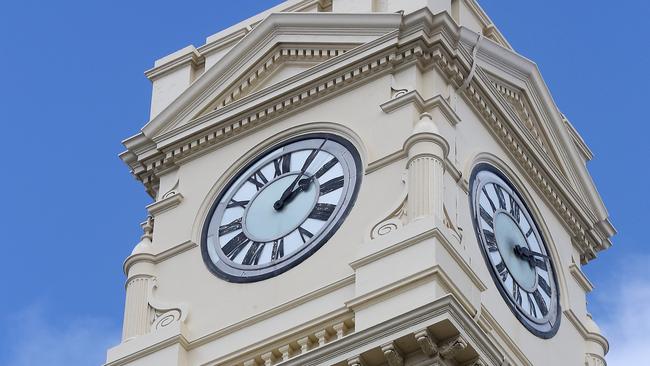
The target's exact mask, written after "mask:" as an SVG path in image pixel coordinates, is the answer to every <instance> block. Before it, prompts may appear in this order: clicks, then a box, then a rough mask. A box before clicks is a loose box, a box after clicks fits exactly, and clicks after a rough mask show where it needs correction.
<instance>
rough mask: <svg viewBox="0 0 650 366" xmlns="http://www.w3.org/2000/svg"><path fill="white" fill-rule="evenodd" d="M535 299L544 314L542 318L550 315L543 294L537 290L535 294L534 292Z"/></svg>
mask: <svg viewBox="0 0 650 366" xmlns="http://www.w3.org/2000/svg"><path fill="white" fill-rule="evenodd" d="M533 298H534V299H535V303H536V304H537V307H538V308H539V311H540V312H541V313H542V316H546V314H548V307H547V306H546V302H545V301H544V298H543V297H542V294H540V293H539V290H535V292H533Z"/></svg>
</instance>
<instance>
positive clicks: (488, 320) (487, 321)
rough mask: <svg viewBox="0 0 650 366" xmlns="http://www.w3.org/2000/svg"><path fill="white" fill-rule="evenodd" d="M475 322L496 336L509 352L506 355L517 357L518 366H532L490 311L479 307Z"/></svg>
mask: <svg viewBox="0 0 650 366" xmlns="http://www.w3.org/2000/svg"><path fill="white" fill-rule="evenodd" d="M475 319H476V322H477V323H478V325H479V326H480V327H481V328H482V329H483V330H484V331H485V332H486V333H493V334H496V336H497V337H498V338H499V339H501V340H502V341H503V343H504V344H505V346H506V347H507V349H508V350H509V352H507V353H508V354H514V356H515V357H517V360H518V361H519V363H518V364H520V365H526V366H532V365H533V363H532V362H531V361H530V360H529V359H528V357H526V354H525V353H524V352H523V351H522V350H521V348H519V346H518V345H517V342H515V341H514V340H513V339H512V338H511V337H510V334H508V332H506V330H505V329H503V327H502V326H501V324H500V323H499V322H498V321H497V320H496V319H495V318H494V316H493V315H492V314H491V313H490V311H489V310H488V309H487V308H485V306H483V305H481V309H480V313H479V315H478V316H477V317H475ZM501 365H507V364H506V363H505V362H504V363H501Z"/></svg>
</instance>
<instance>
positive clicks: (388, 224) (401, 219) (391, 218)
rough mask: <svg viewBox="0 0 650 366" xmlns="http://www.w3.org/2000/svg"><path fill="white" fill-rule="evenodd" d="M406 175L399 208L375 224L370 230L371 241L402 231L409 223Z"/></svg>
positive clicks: (403, 179) (398, 204) (403, 177)
mask: <svg viewBox="0 0 650 366" xmlns="http://www.w3.org/2000/svg"><path fill="white" fill-rule="evenodd" d="M406 179H407V178H406V175H403V176H402V183H404V188H403V189H402V193H401V194H400V196H399V199H398V201H397V202H398V203H397V204H396V206H397V208H395V209H393V210H392V211H390V212H389V213H388V214H386V215H385V216H384V218H383V219H382V220H381V221H379V223H377V224H375V226H373V227H372V229H371V230H370V240H373V239H376V238H378V237H380V236H384V235H388V234H390V233H392V232H393V231H396V230H399V229H401V228H402V227H403V226H404V225H405V224H406V223H407V222H408V215H407V212H406V207H407V205H406V204H407V199H408V188H407V185H406Z"/></svg>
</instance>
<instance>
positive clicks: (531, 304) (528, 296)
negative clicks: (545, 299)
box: [526, 292, 537, 318]
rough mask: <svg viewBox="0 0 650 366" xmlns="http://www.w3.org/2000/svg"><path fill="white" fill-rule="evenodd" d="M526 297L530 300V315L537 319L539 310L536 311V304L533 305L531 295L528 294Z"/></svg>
mask: <svg viewBox="0 0 650 366" xmlns="http://www.w3.org/2000/svg"><path fill="white" fill-rule="evenodd" d="M526 297H527V298H528V307H529V308H530V311H529V313H530V315H532V316H534V317H535V318H537V309H535V304H534V303H533V298H532V297H530V293H528V292H527V293H526Z"/></svg>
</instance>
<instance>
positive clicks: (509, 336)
mask: <svg viewBox="0 0 650 366" xmlns="http://www.w3.org/2000/svg"><path fill="white" fill-rule="evenodd" d="M146 75H147V77H148V78H149V79H150V80H151V81H152V83H153V94H152V103H151V119H150V121H149V122H148V123H147V124H146V125H145V126H144V127H143V128H142V129H141V131H140V132H138V133H137V134H136V135H134V136H133V137H130V138H128V139H126V140H125V141H124V145H125V147H126V151H125V152H124V153H122V154H121V156H120V157H121V159H122V160H123V161H124V162H125V163H126V164H127V165H128V166H129V167H130V169H131V172H132V174H133V175H134V176H135V177H136V178H137V179H138V180H139V181H141V182H142V184H143V185H144V187H145V189H146V191H147V193H148V194H149V195H150V196H151V197H152V198H153V203H151V204H150V205H149V206H147V210H148V212H149V215H150V216H149V217H148V218H147V220H146V221H145V222H144V223H143V224H142V227H143V232H144V233H143V235H142V238H141V241H140V242H139V243H138V244H137V245H136V246H135V248H134V250H133V253H132V254H131V255H130V256H129V257H128V258H127V259H126V261H125V263H124V271H125V274H126V276H127V280H126V286H125V289H126V303H125V313H124V324H123V338H122V342H121V343H120V344H119V345H117V346H116V347H114V348H112V349H110V350H109V351H108V356H107V362H106V365H133V366H135V365H170V366H171V365H175V366H181V365H182V366H190V365H235V366H253V365H265V366H269V365H279V364H282V365H350V366H355V365H356V366H360V365H368V366H374V365H390V366H401V365H441V366H442V365H494V366H497V365H587V366H596V365H605V360H604V356H605V354H606V353H607V350H608V343H607V340H606V339H605V338H604V337H603V336H602V335H601V334H600V331H599V329H598V327H597V325H596V324H595V322H594V321H593V320H592V319H591V317H590V315H589V313H588V310H587V306H586V294H587V293H588V292H590V291H591V290H592V285H591V283H590V282H589V280H588V279H587V278H586V277H585V275H584V274H583V272H582V270H581V268H582V266H583V265H586V264H587V263H588V262H589V261H590V260H592V259H594V258H595V257H596V255H597V253H598V252H599V251H601V250H604V249H607V248H608V247H609V246H610V245H611V243H610V237H611V236H612V235H613V234H614V233H615V230H614V228H613V226H612V225H611V223H610V221H609V219H608V214H607V211H606V209H605V207H604V205H603V202H602V200H601V198H600V196H599V194H598V192H597V191H596V188H595V187H594V184H593V182H592V180H591V178H590V175H589V173H588V171H587V168H586V163H587V161H589V160H590V159H591V158H592V155H591V152H590V150H589V149H588V147H587V146H586V145H585V143H584V141H583V140H582V138H581V137H580V136H579V135H578V133H577V132H576V130H575V129H574V128H573V127H572V126H571V123H570V122H569V121H568V120H567V118H566V117H565V116H564V115H563V114H562V113H561V112H560V111H559V110H558V108H557V106H556V105H555V104H554V102H553V99H552V97H551V95H550V93H549V91H548V89H547V88H546V86H545V84H544V80H543V79H542V77H541V75H540V73H539V70H538V68H537V67H536V65H535V64H534V63H533V62H531V61H530V60H528V59H526V58H524V57H522V56H521V55H519V54H517V53H516V52H515V51H514V50H513V49H512V47H511V46H510V45H509V44H508V42H507V40H506V39H505V38H504V37H503V36H502V35H501V34H500V33H499V31H498V29H497V28H496V27H495V26H494V24H493V23H492V22H491V21H490V19H489V18H488V16H487V15H486V14H485V13H484V12H483V10H482V9H481V8H480V6H479V5H478V4H477V3H476V2H475V1H474V0H289V1H286V2H284V3H282V4H280V5H278V6H276V7H274V8H272V9H269V10H268V11H266V12H263V13H261V14H258V15H256V16H254V17H252V18H250V19H247V20H245V21H243V22H241V23H239V24H237V25H234V26H232V27H230V28H228V29H226V30H223V31H221V32H219V33H217V34H215V35H212V36H210V37H208V38H207V40H206V44H205V45H203V46H201V47H198V48H196V47H194V46H188V47H186V48H184V49H182V50H180V51H178V52H175V53H173V54H171V55H169V56H167V57H164V58H162V59H160V60H158V61H156V63H155V66H154V68H153V69H151V70H149V71H147V72H146Z"/></svg>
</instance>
